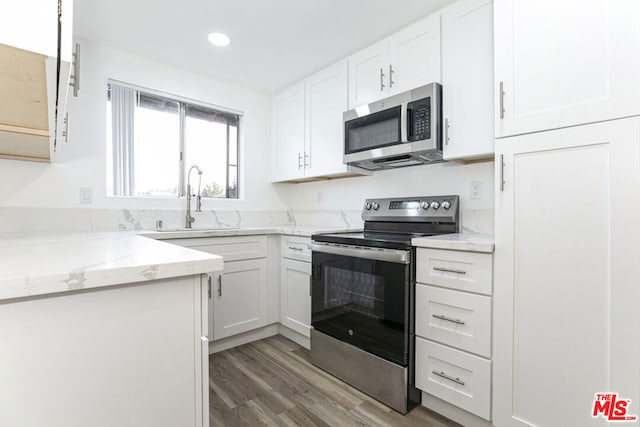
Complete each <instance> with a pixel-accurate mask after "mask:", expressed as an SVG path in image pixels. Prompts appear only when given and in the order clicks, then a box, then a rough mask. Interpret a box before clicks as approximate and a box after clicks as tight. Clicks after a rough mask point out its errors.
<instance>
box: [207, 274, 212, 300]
mask: <svg viewBox="0 0 640 427" xmlns="http://www.w3.org/2000/svg"><path fill="white" fill-rule="evenodd" d="M207 282H209V285H208V286H207V295H208V296H209V299H211V276H209V279H208V280H207Z"/></svg>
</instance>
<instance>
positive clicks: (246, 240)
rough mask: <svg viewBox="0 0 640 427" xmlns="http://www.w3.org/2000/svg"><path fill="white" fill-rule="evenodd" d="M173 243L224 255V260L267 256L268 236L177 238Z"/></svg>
mask: <svg viewBox="0 0 640 427" xmlns="http://www.w3.org/2000/svg"><path fill="white" fill-rule="evenodd" d="M170 242H171V243H174V244H176V245H180V246H184V247H187V248H191V249H196V250H198V251H202V252H207V253H210V254H215V255H220V256H222V257H224V262H225V263H227V262H229V261H239V260H244V259H255V258H265V257H266V256H267V236H238V237H235V236H234V237H205V238H199V239H175V240H170Z"/></svg>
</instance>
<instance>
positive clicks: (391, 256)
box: [309, 242, 411, 264]
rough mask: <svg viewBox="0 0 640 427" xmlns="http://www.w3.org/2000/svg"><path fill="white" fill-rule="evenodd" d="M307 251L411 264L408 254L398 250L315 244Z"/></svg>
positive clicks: (311, 244) (310, 245)
mask: <svg viewBox="0 0 640 427" xmlns="http://www.w3.org/2000/svg"><path fill="white" fill-rule="evenodd" d="M309 249H311V251H312V252H322V253H325V254H331V255H342V256H348V257H354V258H363V259H371V260H376V261H385V262H393V263H396V264H409V263H410V262H411V256H410V252H409V251H403V250H399V249H378V248H372V249H364V248H359V247H352V246H333V245H326V244H322V243H315V242H311V243H310V244H309Z"/></svg>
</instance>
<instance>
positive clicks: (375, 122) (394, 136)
mask: <svg viewBox="0 0 640 427" xmlns="http://www.w3.org/2000/svg"><path fill="white" fill-rule="evenodd" d="M401 111H402V110H401V107H394V108H389V109H388V110H384V111H380V112H378V113H372V114H369V115H367V116H364V117H360V118H357V119H353V120H349V121H348V122H346V123H345V128H344V132H345V133H344V134H345V154H351V153H357V152H359V151H366V150H370V149H373V148H378V147H385V146H388V145H394V144H398V143H400V140H401V135H400V114H401Z"/></svg>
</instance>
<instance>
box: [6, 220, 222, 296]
mask: <svg viewBox="0 0 640 427" xmlns="http://www.w3.org/2000/svg"><path fill="white" fill-rule="evenodd" d="M222 268H223V260H222V257H220V256H217V255H211V254H207V253H204V252H200V251H195V250H192V249H187V248H183V247H180V246H177V245H172V244H170V243H166V242H160V241H156V240H153V239H148V238H146V237H143V236H139V235H136V234H135V233H130V232H113V233H76V234H72V233H64V234H48V233H44V234H43V233H37V234H36V233H33V234H29V233H9V234H0V300H6V299H11V298H20V297H29V296H35V295H44V294H52V293H59V292H68V291H75V290H80V289H89V288H98V287H103V286H111V285H117V284H122V283H134V282H143V281H150V280H156V279H164V278H170V277H180V276H188V275H193V274H201V273H207V272H213V271H219V270H222Z"/></svg>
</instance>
